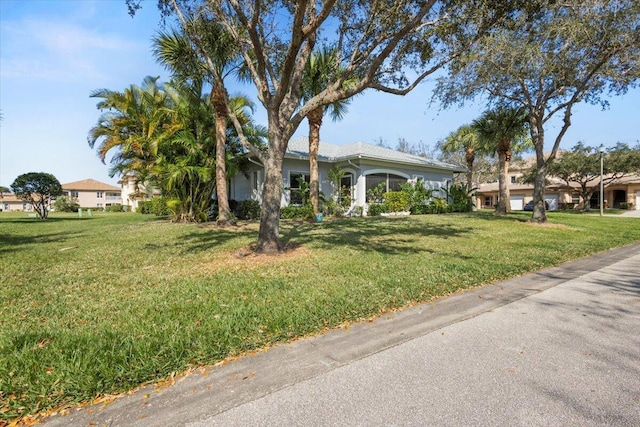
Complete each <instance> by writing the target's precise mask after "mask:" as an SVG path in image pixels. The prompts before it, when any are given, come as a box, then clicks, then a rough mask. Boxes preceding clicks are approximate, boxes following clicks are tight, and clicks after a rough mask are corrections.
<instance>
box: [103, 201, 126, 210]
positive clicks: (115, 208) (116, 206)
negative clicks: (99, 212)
mask: <svg viewBox="0 0 640 427" xmlns="http://www.w3.org/2000/svg"><path fill="white" fill-rule="evenodd" d="M104 210H105V212H123V209H122V205H121V204H120V203H116V204H113V205H110V206H106V207H105V208H104Z"/></svg>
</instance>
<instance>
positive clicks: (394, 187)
mask: <svg viewBox="0 0 640 427" xmlns="http://www.w3.org/2000/svg"><path fill="white" fill-rule="evenodd" d="M405 182H407V180H406V178H403V177H401V176H399V175H394V174H392V173H373V174H370V175H367V179H366V184H367V185H366V187H367V198H369V195H370V191H373V190H374V189H375V188H376V187H378V185H380V184H381V183H384V186H383V187H384V191H385V192H387V191H400V185H401V184H403V183H405Z"/></svg>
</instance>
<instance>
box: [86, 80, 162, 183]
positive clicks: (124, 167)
mask: <svg viewBox="0 0 640 427" xmlns="http://www.w3.org/2000/svg"><path fill="white" fill-rule="evenodd" d="M158 78H159V77H151V76H147V77H145V79H144V80H143V82H142V86H136V85H131V86H129V88H127V89H125V90H124V92H117V91H113V90H109V89H98V90H95V91H93V92H92V93H91V95H90V97H92V98H100V101H99V102H98V104H97V108H98V109H99V110H101V111H104V112H103V114H101V116H100V118H99V119H98V123H97V124H96V126H94V127H93V128H91V130H90V131H89V137H88V142H89V146H90V147H91V148H94V146H95V144H96V143H98V147H97V151H98V157H99V158H100V160H101V161H102V162H103V163H105V160H106V156H107V153H109V152H110V151H112V150H113V149H118V152H117V153H116V154H115V155H114V156H113V157H112V159H111V164H112V166H111V169H110V175H111V176H114V175H115V174H116V173H121V174H122V173H125V172H129V171H134V172H140V173H142V172H143V171H144V170H145V169H146V168H148V167H149V166H151V165H152V164H153V162H154V161H155V158H156V156H157V154H158V146H159V144H160V143H161V142H162V140H163V139H164V138H166V137H167V136H168V134H167V133H166V129H165V124H166V123H167V121H168V120H169V118H168V115H167V110H166V106H167V102H168V98H167V96H166V93H165V92H163V91H162V90H160V88H159V87H158V85H157V80H158Z"/></svg>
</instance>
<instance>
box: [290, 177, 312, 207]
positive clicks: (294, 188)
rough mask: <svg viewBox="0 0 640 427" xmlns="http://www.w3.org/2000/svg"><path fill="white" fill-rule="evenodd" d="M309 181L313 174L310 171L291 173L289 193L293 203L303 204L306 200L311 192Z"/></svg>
mask: <svg viewBox="0 0 640 427" xmlns="http://www.w3.org/2000/svg"><path fill="white" fill-rule="evenodd" d="M309 181H311V176H310V175H309V174H308V173H306V174H305V173H299V172H291V173H289V189H290V191H289V195H290V203H291V204H292V205H302V204H303V203H304V202H305V201H306V198H307V197H308V193H309V185H308V183H309Z"/></svg>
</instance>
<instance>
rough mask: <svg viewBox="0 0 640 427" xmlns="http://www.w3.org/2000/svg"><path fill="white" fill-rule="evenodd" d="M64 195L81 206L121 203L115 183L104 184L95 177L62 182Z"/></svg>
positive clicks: (120, 195)
mask: <svg viewBox="0 0 640 427" xmlns="http://www.w3.org/2000/svg"><path fill="white" fill-rule="evenodd" d="M62 192H63V195H64V196H67V197H69V198H70V199H72V200H73V201H75V202H77V203H78V204H79V205H80V207H83V208H98V209H99V208H105V207H107V206H111V205H116V204H119V205H121V204H122V192H121V190H120V188H118V187H116V186H115V185H111V184H105V183H104V182H100V181H96V180H95V179H85V180H82V181H75V182H69V183H66V184H62Z"/></svg>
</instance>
